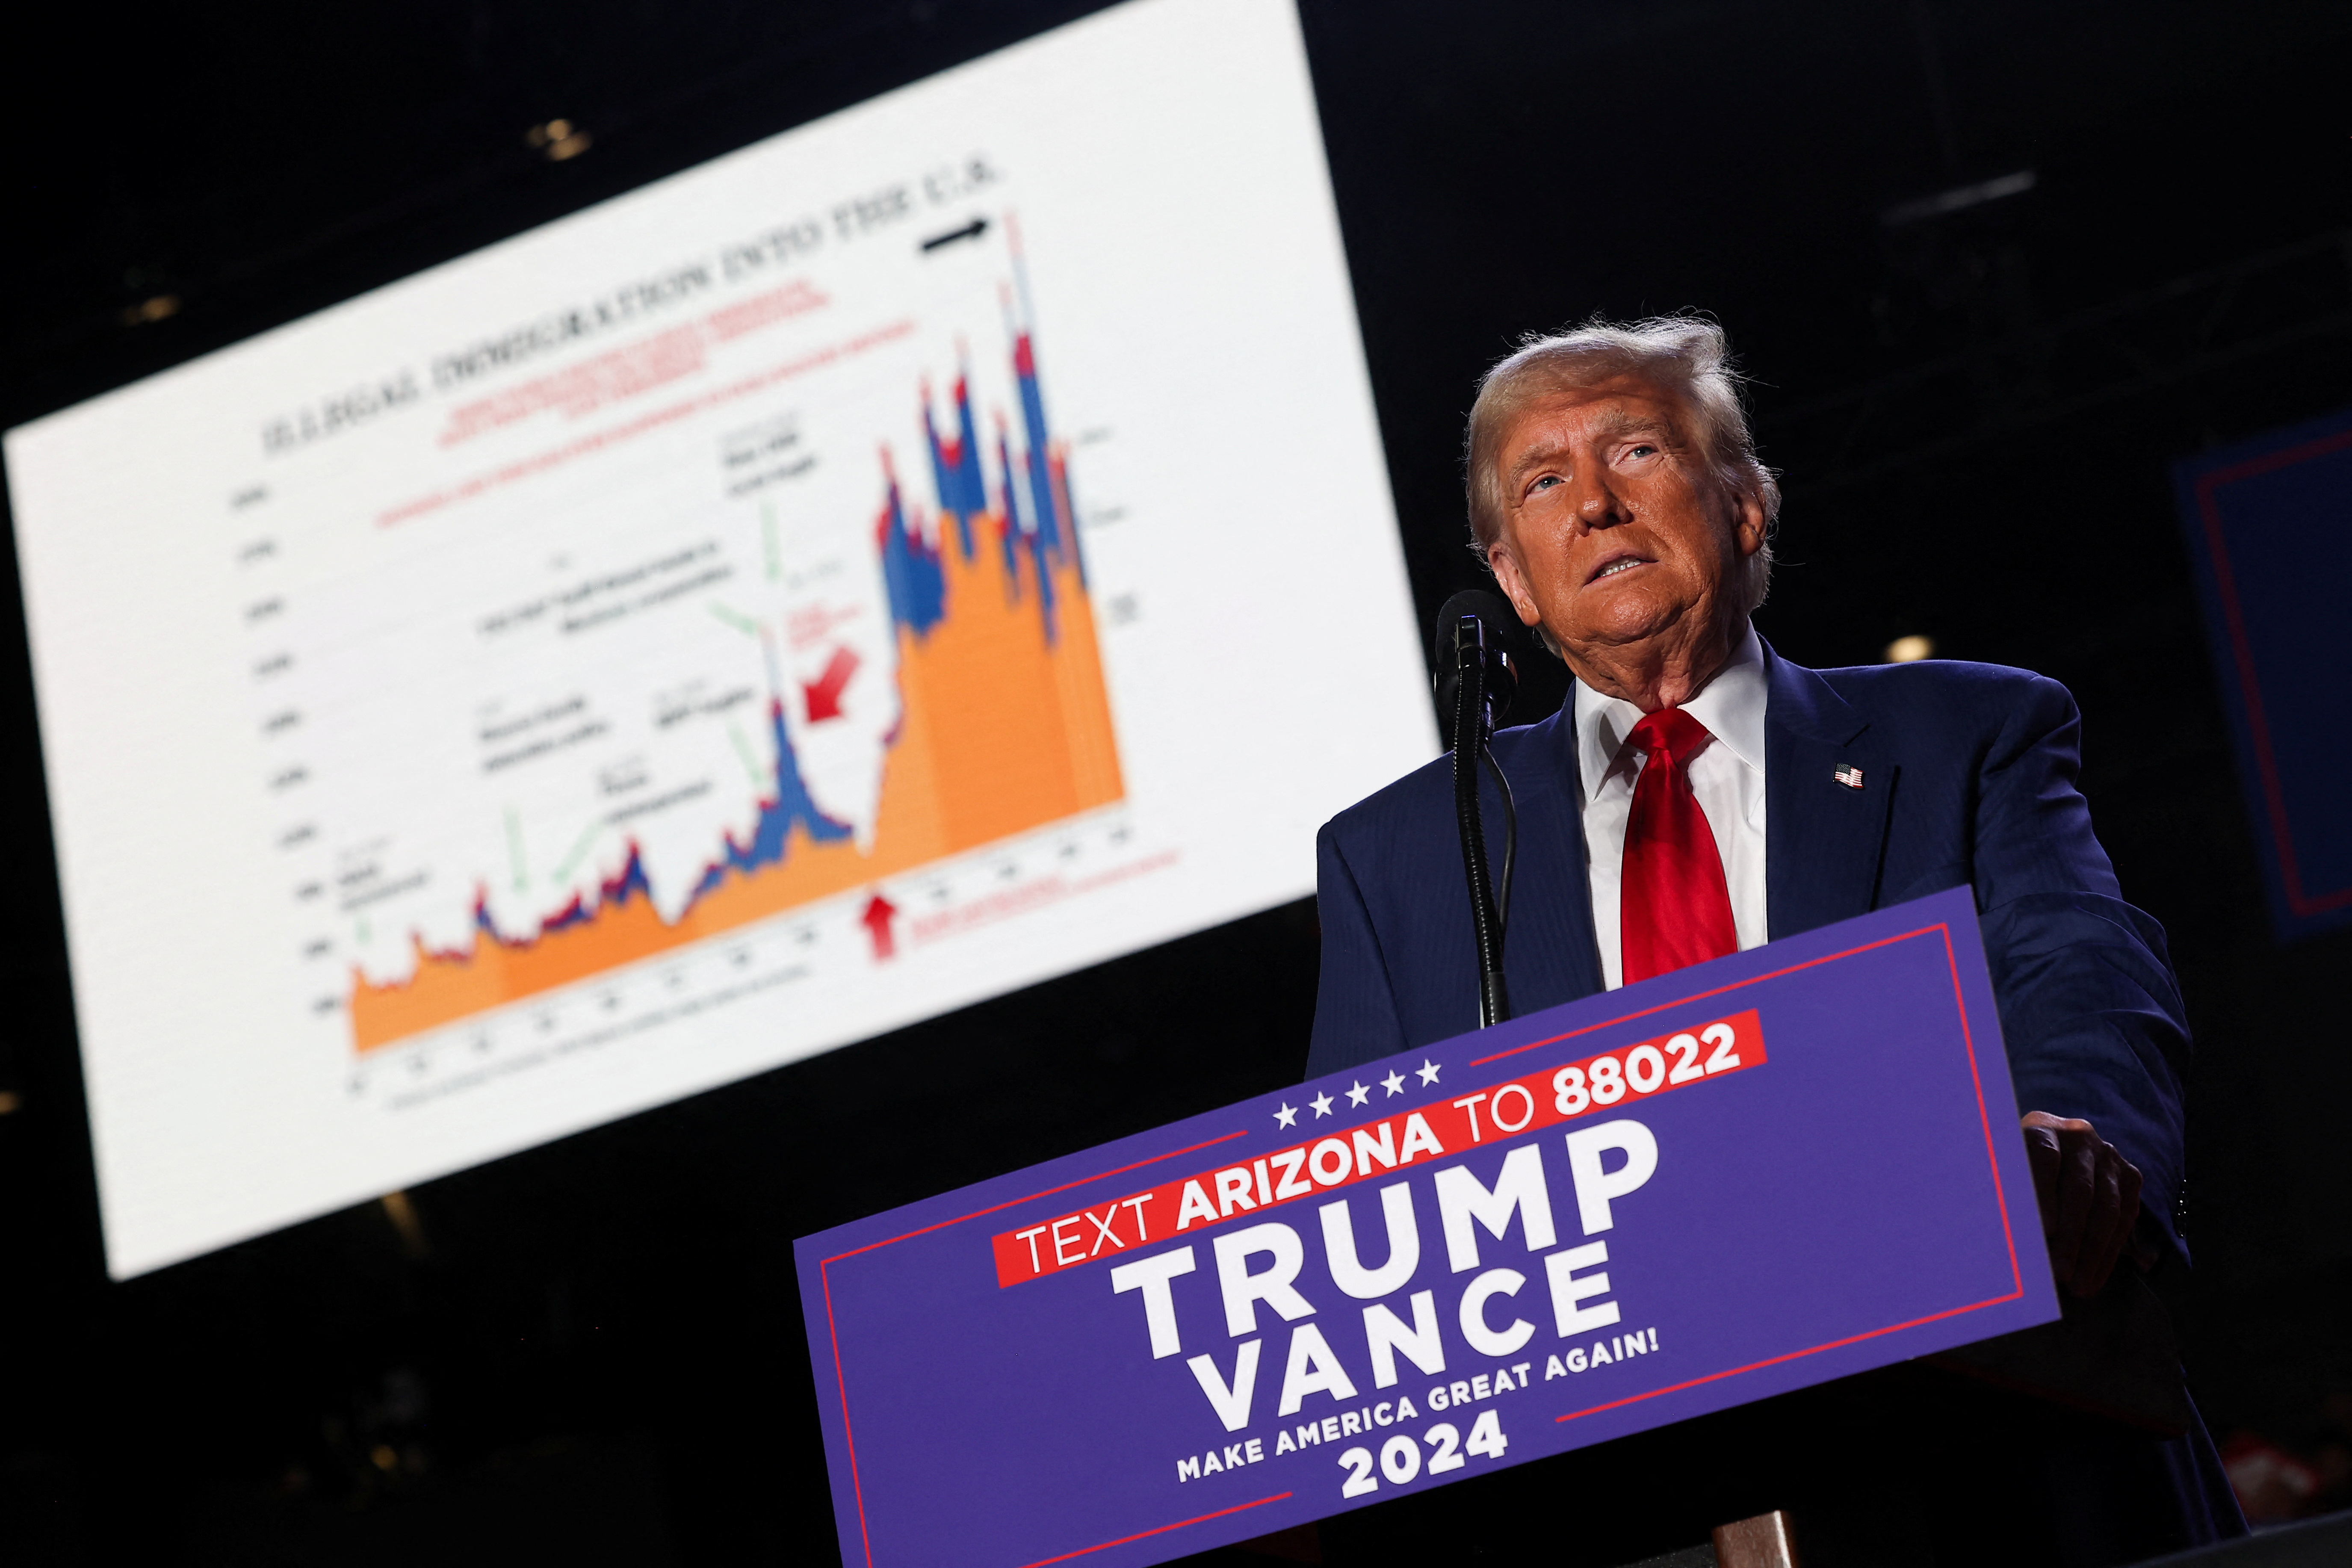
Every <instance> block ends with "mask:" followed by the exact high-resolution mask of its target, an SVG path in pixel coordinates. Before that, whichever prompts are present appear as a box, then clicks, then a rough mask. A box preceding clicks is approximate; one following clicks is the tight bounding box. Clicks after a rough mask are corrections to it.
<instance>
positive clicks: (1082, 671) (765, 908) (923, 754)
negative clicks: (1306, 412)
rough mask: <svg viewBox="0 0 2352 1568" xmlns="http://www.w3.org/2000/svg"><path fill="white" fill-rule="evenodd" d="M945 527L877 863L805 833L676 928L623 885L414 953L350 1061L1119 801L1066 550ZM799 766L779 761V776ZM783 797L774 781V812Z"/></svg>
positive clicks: (356, 1027)
mask: <svg viewBox="0 0 2352 1568" xmlns="http://www.w3.org/2000/svg"><path fill="white" fill-rule="evenodd" d="M1058 456H1059V454H1058V453H1056V454H1055V458H1056V459H1058ZM1052 466H1053V468H1055V470H1056V471H1055V475H1054V479H1055V481H1057V482H1055V484H1054V485H1053V486H1052V489H1053V490H1054V491H1055V492H1056V493H1055V494H1054V495H1053V497H1052V498H1051V499H1050V500H1048V501H1047V504H1048V505H1049V506H1051V507H1053V509H1054V510H1055V511H1056V512H1059V511H1061V510H1062V509H1063V508H1064V507H1066V504H1067V501H1066V487H1065V486H1064V485H1063V484H1062V483H1060V482H1058V481H1059V480H1060V478H1061V476H1060V473H1059V471H1058V470H1059V468H1060V463H1059V461H1058V460H1055V462H1054V463H1053V465H1052ZM1039 467H1040V468H1043V467H1044V465H1042V464H1041V465H1039ZM1040 488H1041V489H1043V488H1044V487H1042V486H1041V487H1040ZM882 521H883V527H884V529H885V530H886V531H887V530H888V529H889V528H891V527H893V526H898V525H899V523H898V506H897V500H896V495H895V489H894V492H893V499H892V501H891V504H890V507H889V508H888V509H887V510H886V512H885V514H884V517H883V520H882ZM939 521H940V534H941V539H940V547H939V548H938V549H937V551H936V553H932V552H929V551H926V552H925V556H926V559H927V561H928V563H929V567H930V569H931V570H934V571H936V572H937V574H938V577H937V578H936V580H935V583H934V589H935V592H936V593H937V599H938V604H937V610H938V613H937V614H936V616H935V618H930V624H929V626H927V627H922V626H917V625H910V624H908V620H907V619H906V618H904V617H902V618H901V619H900V621H899V624H898V692H899V698H900V701H901V704H902V708H901V718H900V722H899V727H898V731H897V734H896V736H895V738H894V740H893V742H892V743H891V744H890V746H889V749H888V751H887V755H886V757H885V761H884V764H883V783H882V791H881V802H880V806H879V810H878V814H877V819H876V824H875V830H874V835H873V841H872V847H871V850H870V851H868V852H861V851H860V850H859V849H858V847H857V846H856V842H855V840H854V839H852V838H850V837H846V836H845V833H844V830H842V829H841V828H840V827H839V826H838V825H830V824H828V826H830V827H831V828H832V830H833V831H832V832H831V833H829V834H827V835H825V836H824V837H819V836H816V835H814V834H813V833H812V831H811V828H810V826H809V825H808V823H807V821H806V820H796V821H794V822H793V824H792V826H790V827H789V828H788V829H786V830H785V832H784V834H783V836H782V844H781V853H779V854H777V855H776V856H775V857H774V858H772V859H771V860H768V861H767V862H766V863H762V864H758V865H753V866H751V867H749V868H739V867H737V866H735V865H730V864H725V863H722V864H721V865H720V867H719V868H718V869H716V870H714V872H713V873H712V876H711V878H710V879H709V880H708V881H707V882H706V884H705V889H704V890H703V891H702V892H701V893H700V894H699V895H698V897H697V898H696V899H695V900H694V901H693V902H692V903H691V904H690V905H689V906H688V909H687V910H686V912H685V913H684V914H683V915H682V916H681V917H680V918H679V919H678V920H677V921H676V922H675V923H665V922H664V921H662V920H661V918H660V917H659V916H658V915H657V914H656V912H655V910H654V907H653V901H652V900H651V899H649V898H646V897H644V896H635V897H632V896H629V895H628V892H627V889H626V883H625V881H624V882H622V883H619V884H616V888H618V889H619V890H620V894H621V896H619V897H617V898H614V897H609V896H608V898H607V899H606V900H604V902H602V903H601V904H599V905H598V906H597V907H596V908H594V909H593V910H589V911H587V912H586V913H585V914H584V915H583V916H581V917H580V918H577V919H575V920H574V921H572V922H571V923H567V924H562V925H560V926H555V927H553V928H552V929H549V930H547V931H543V932H541V934H539V935H537V936H535V937H531V938H528V939H523V940H509V939H507V938H503V937H500V936H499V935H497V934H496V933H495V932H492V931H488V930H487V929H485V930H483V931H478V933H477V935H476V936H475V938H474V941H473V943H472V946H471V947H470V948H469V949H467V950H466V951H463V952H435V951H432V950H429V949H427V948H425V947H424V946H423V945H422V944H421V943H420V944H418V946H417V950H416V969H415V974H414V975H413V976H412V977H411V978H410V979H408V980H406V981H403V982H398V983H394V984H387V985H374V984H368V983H367V982H366V981H365V980H364V979H362V978H358V977H355V978H354V983H353V986H352V994H351V999H350V1001H351V1016H352V1037H353V1040H354V1043H355V1045H356V1047H357V1048H358V1049H359V1050H360V1051H362V1052H366V1051H371V1050H375V1049H379V1048H382V1047H385V1046H389V1045H392V1044H394V1043H395V1042H397V1041H400V1040H403V1039H406V1038H408V1037H411V1036H414V1035H417V1034H421V1033H423V1032H425V1031H426V1030H429V1029H434V1028H438V1027H441V1026H446V1025H448V1024H452V1023H456V1022H457V1021H459V1020H462V1019H464V1018H467V1017H469V1016H473V1015H475V1014H478V1013H481V1012H485V1011H487V1010H488V1009H490V1008H494V1007H498V1006H499V1005H504V1004H507V1003H510V1002H515V1001H518V1000H520V999H522V998H525V997H529V996H533V995H537V994H541V993H543V992H547V991H551V990H553V989H555V988H556V987H559V986H562V985H567V984H572V983H573V982H575V981H580V980H584V979H588V978H590V977H592V976H594V975H596V974H599V973H604V972H605V971H608V970H611V969H614V968H617V967H619V966H621V965H623V964H626V963H633V962H635V961H637V960H640V959H645V958H649V957H653V956H655V955H656V954H659V953H663V952H671V951H673V950H675V949H677V948H681V947H685V946H688V945H689V944H691V943H694V942H701V941H703V940H705V939H707V938H709V937H714V936H717V935H719V934H720V933H722V932H725V931H733V930H735V929H737V928H739V927H741V926H744V925H748V924H750V923H751V922H753V921H760V920H763V919H766V918H767V917H769V916H772V915H776V914H780V913H782V912H783V911H786V910H792V909H794V908H797V907H798V906H800V905H803V904H806V903H809V902H811V901H813V900H818V899H823V898H826V897H829V896H831V895H834V894H837V893H843V892H846V891H849V890H851V889H857V888H860V887H863V886H866V885H867V884H869V883H872V882H875V881H877V880H879V879H882V878H885V877H889V876H892V875H895V874H897V873H899V872H903V871H908V870H910V869H913V868H917V867H920V866H923V865H925V864H928V863H929V862H931V861H934V860H939V859H941V858H945V857H948V856H951V855H956V854H959V853H961V852H963V851H966V850H971V849H975V848H978V847H982V846H983V845H986V844H989V843H992V842H993V841H995V840H997V839H1000V838H1003V837H1009V836H1011V835H1013V834H1016V833H1022V832H1025V831H1028V830H1030V829H1033V828H1036V827H1041V826H1045V825H1046V824H1049V823H1052V822H1055V821H1057V820H1059V819H1061V818H1063V817H1066V816H1074V815H1076V813H1079V812H1082V811H1086V810H1088V809H1091V808H1093V807H1096V806H1100V805H1108V804H1110V803H1112V802H1114V801H1117V800H1118V799H1120V798H1121V796H1122V795H1123V794H1124V786H1123V784H1122V783H1121V779H1120V773H1119V763H1118V748H1117V744H1116V741H1115V738H1114V736H1113V733H1112V729H1111V716H1110V702H1109V698H1108V693H1107V692H1106V690H1105V688H1104V684H1103V673H1102V664H1101V659H1100V657H1099V653H1098V649H1097V643H1096V637H1095V624H1094V616H1093V613H1092V610H1091V608H1090V606H1089V604H1088V600H1087V589H1086V584H1085V581H1084V575H1083V572H1082V569H1081V567H1080V564H1079V562H1078V558H1077V552H1076V548H1075V538H1074V536H1069V535H1064V536H1063V537H1067V538H1069V539H1070V544H1069V545H1068V547H1066V548H1060V549H1055V550H1051V551H1047V550H1043V549H1038V550H1032V549H1026V548H1024V549H1019V550H1014V549H1009V548H1005V549H1000V548H990V547H987V546H986V545H982V547H980V548H977V549H973V550H970V551H968V552H967V551H965V550H960V549H958V548H956V547H955V543H954V540H955V537H956V535H957V533H958V531H959V523H958V519H957V517H956V515H955V514H953V513H946V514H942V515H941V516H940V519H939ZM964 521H968V522H969V523H970V524H971V532H972V533H973V534H977V535H980V536H981V537H982V538H983V539H986V540H990V541H996V542H1002V541H1003V540H1005V539H1007V538H1011V539H1013V540H1015V541H1018V540H1020V539H1021V538H1022V533H1021V531H1020V525H1019V524H1017V523H1014V522H1012V521H1008V519H1007V517H1006V516H1005V514H1004V511H1003V510H1002V509H1001V508H1000V509H992V510H989V511H985V512H980V513H978V514H977V515H971V516H969V517H967V518H966V519H965V520H964ZM780 750H781V748H780ZM792 765H793V764H792V763H791V759H790V753H789V752H788V751H784V752H783V753H782V760H781V761H780V763H779V768H780V773H781V772H782V770H785V769H789V768H791V766H792ZM790 783H791V785H792V787H793V788H794V789H797V787H798V784H797V780H793V781H790ZM784 784H785V781H783V780H782V778H781V777H780V781H779V794H780V795H782V793H783V788H784ZM640 885H641V884H640ZM612 891H614V889H608V894H609V893H611V892H612Z"/></svg>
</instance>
